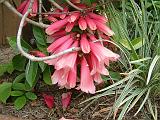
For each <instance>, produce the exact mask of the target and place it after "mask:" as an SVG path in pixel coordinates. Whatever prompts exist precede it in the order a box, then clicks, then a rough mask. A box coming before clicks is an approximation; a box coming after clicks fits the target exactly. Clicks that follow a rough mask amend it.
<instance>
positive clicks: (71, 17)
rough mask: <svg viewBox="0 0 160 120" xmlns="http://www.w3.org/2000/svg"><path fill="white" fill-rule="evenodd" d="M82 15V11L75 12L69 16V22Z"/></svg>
mask: <svg viewBox="0 0 160 120" xmlns="http://www.w3.org/2000/svg"><path fill="white" fill-rule="evenodd" d="M79 16H80V12H74V13H72V14H71V15H70V16H69V19H68V22H70V23H71V22H75V21H76V20H77V19H78V18H79Z"/></svg>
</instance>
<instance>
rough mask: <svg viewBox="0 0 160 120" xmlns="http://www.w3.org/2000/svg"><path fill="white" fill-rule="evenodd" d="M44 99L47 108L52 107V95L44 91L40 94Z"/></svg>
mask: <svg viewBox="0 0 160 120" xmlns="http://www.w3.org/2000/svg"><path fill="white" fill-rule="evenodd" d="M42 96H43V98H44V101H45V103H46V105H47V107H48V108H50V109H52V108H53V106H54V97H53V96H51V95H47V94H45V93H43V94H42Z"/></svg>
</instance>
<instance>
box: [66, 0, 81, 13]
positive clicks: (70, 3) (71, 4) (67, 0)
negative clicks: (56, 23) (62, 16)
mask: <svg viewBox="0 0 160 120" xmlns="http://www.w3.org/2000/svg"><path fill="white" fill-rule="evenodd" d="M66 2H67V3H68V4H69V5H70V6H72V7H73V8H75V9H77V10H79V11H83V9H81V8H80V7H77V6H76V5H74V4H73V3H72V2H70V1H69V0H66Z"/></svg>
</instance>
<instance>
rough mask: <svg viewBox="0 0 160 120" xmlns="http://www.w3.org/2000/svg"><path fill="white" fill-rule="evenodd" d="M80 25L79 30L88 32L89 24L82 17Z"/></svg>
mask: <svg viewBox="0 0 160 120" xmlns="http://www.w3.org/2000/svg"><path fill="white" fill-rule="evenodd" d="M78 24H79V28H80V29H81V30H86V29H87V23H86V21H85V19H84V18H83V17H81V18H80V19H79V21H78Z"/></svg>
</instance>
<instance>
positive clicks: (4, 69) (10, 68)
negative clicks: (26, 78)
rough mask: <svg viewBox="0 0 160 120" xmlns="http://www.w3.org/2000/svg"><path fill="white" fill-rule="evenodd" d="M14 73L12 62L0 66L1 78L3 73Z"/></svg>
mask: <svg viewBox="0 0 160 120" xmlns="http://www.w3.org/2000/svg"><path fill="white" fill-rule="evenodd" d="M13 71H14V68H13V65H12V62H9V63H6V64H1V65H0V76H2V75H3V74H4V73H5V72H8V73H10V74H11V73H12V72H13Z"/></svg>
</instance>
